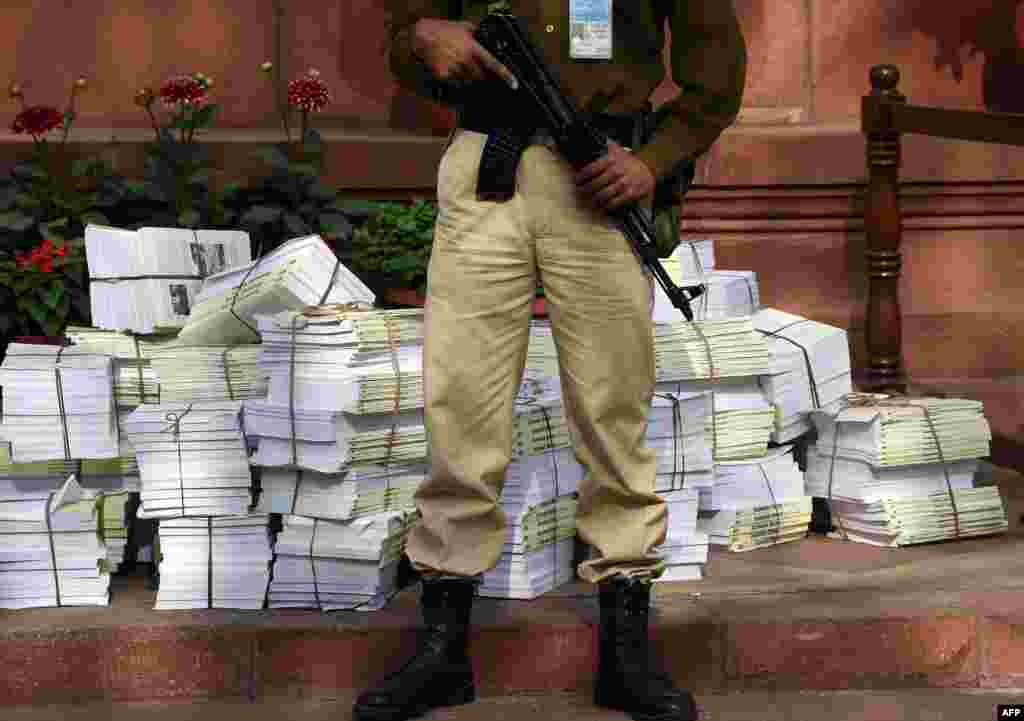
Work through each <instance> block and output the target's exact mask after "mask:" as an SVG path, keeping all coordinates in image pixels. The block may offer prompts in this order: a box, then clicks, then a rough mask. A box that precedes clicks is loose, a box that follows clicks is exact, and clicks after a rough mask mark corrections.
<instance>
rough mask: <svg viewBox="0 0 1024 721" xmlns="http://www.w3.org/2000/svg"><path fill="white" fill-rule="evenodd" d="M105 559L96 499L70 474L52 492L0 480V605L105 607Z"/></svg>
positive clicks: (106, 600) (106, 581)
mask: <svg viewBox="0 0 1024 721" xmlns="http://www.w3.org/2000/svg"><path fill="white" fill-rule="evenodd" d="M106 557H107V549H106V548H105V547H104V545H103V543H102V541H101V540H100V536H99V532H98V527H97V515H96V501H95V500H94V499H92V498H89V497H87V496H86V494H85V493H84V492H83V491H82V489H81V487H80V486H79V485H78V484H77V482H76V481H75V478H74V476H71V477H69V478H68V479H67V480H66V481H65V483H64V484H63V486H62V487H61V488H60V489H59V491H56V492H53V491H47V490H38V491H31V490H19V489H17V488H15V487H14V485H13V484H12V483H10V482H9V481H0V608H35V607H41V606H106V605H107V603H108V602H109V588H110V575H109V573H108V572H107V569H106V563H105V560H106Z"/></svg>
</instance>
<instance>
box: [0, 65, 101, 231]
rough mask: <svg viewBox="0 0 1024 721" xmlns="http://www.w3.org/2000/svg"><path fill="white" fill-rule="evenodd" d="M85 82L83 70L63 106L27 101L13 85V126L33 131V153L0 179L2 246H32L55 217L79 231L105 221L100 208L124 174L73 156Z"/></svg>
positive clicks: (22, 131) (16, 130) (15, 129)
mask: <svg viewBox="0 0 1024 721" xmlns="http://www.w3.org/2000/svg"><path fill="white" fill-rule="evenodd" d="M86 87H88V80H87V79H86V78H85V77H84V76H79V77H78V78H76V79H75V81H74V83H73V84H72V86H71V95H70V99H69V100H68V104H67V106H66V108H65V110H64V111H63V112H61V111H60V110H58V109H57V108H55V107H52V106H49V105H28V104H27V103H26V102H25V92H24V90H23V89H22V87H21V86H20V85H18V84H17V83H15V84H12V85H11V87H10V90H9V91H8V97H9V98H10V99H11V100H15V101H17V102H18V103H19V104H20V106H21V110H20V112H18V114H17V115H16V116H15V118H14V121H13V122H12V123H11V130H12V131H13V132H14V133H16V134H28V135H30V136H31V137H32V155H31V157H30V158H29V159H28V160H26V161H23V162H21V163H18V164H17V165H16V166H15V167H14V168H13V169H12V171H11V176H10V177H9V178H5V179H3V180H2V181H0V247H12V246H13V247H15V248H20V249H25V248H28V247H30V246H31V245H33V244H35V243H38V242H39V241H40V240H41V239H42V238H44V237H45V236H46V235H47V233H48V232H49V230H48V227H47V226H48V225H49V224H52V223H58V224H59V225H61V226H63V228H64V231H63V232H65V233H66V234H70V235H78V234H81V233H82V231H83V230H84V226H85V224H86V223H88V222H101V223H102V222H106V218H105V217H104V215H103V214H102V212H100V209H101V208H106V207H110V206H111V205H113V204H114V203H115V202H116V196H117V186H118V182H119V179H118V178H117V177H116V176H115V175H114V174H113V173H112V171H111V169H110V167H109V166H108V165H107V164H106V163H105V162H103V161H102V160H100V159H97V158H74V157H72V156H71V154H70V153H69V152H68V149H67V139H68V135H69V134H70V132H71V127H72V125H73V124H74V121H75V118H76V116H77V113H76V111H75V102H76V100H77V97H78V94H79V92H81V91H82V90H84V89H85V88H86ZM55 131H60V140H59V142H57V143H54V142H52V141H51V136H52V135H53V133H54V132H55Z"/></svg>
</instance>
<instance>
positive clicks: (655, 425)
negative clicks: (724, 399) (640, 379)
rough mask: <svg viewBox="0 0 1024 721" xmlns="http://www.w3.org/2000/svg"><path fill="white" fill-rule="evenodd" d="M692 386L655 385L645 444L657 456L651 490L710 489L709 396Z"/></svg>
mask: <svg viewBox="0 0 1024 721" xmlns="http://www.w3.org/2000/svg"><path fill="white" fill-rule="evenodd" d="M692 385H694V384H683V383H659V384H657V386H656V388H655V394H654V398H653V400H652V402H651V415H650V420H649V422H648V424H647V444H648V445H649V446H650V447H651V448H653V449H654V451H655V453H657V457H658V471H657V476H656V478H655V483H654V490H655V492H657V493H658V494H659V495H663V494H664V493H667V492H670V491H675V490H678V489H681V488H687V489H696V488H710V487H711V485H712V483H714V478H715V472H714V462H713V456H712V449H711V445H712V443H711V441H712V425H711V423H710V417H711V400H712V395H711V393H710V392H708V391H705V390H699V389H698V390H693V389H691V388H690V386H692Z"/></svg>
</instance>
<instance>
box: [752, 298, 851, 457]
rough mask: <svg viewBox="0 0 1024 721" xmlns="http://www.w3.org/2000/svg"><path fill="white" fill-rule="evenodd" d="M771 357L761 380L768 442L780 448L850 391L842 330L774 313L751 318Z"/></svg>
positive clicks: (846, 346) (763, 312) (847, 347)
mask: <svg viewBox="0 0 1024 721" xmlns="http://www.w3.org/2000/svg"><path fill="white" fill-rule="evenodd" d="M753 323H754V327H755V328H756V329H757V330H758V332H759V333H761V334H762V335H764V336H765V339H766V341H767V343H768V350H769V352H770V353H771V356H772V362H771V368H770V373H769V374H768V375H766V376H764V377H763V378H762V379H761V385H762V387H763V388H764V390H765V393H766V394H767V397H768V400H769V401H770V402H771V403H772V405H774V406H775V409H776V415H775V424H774V425H775V427H774V429H773V430H772V440H773V441H775V442H776V443H785V442H788V441H791V440H793V439H794V438H797V437H798V436H801V435H803V434H804V433H806V432H807V431H809V430H811V428H812V424H811V420H810V415H809V414H810V413H811V411H814V410H825V411H828V410H836V409H838V407H839V404H840V403H841V402H842V398H843V397H844V396H846V394H848V393H850V392H851V391H852V390H853V386H852V380H851V375H850V344H849V339H848V337H847V334H846V331H845V330H843V329H842V328H835V327H833V326H830V325H826V324H824V323H818V322H816V321H813V320H808V319H807V318H802V317H801V316H798V315H793V314H791V313H785V312H783V311H781V310H776V309H774V308H765V309H762V310H761V311H760V312H758V313H757V314H756V315H755V316H754V318H753Z"/></svg>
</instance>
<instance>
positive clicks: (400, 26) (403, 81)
mask: <svg viewBox="0 0 1024 721" xmlns="http://www.w3.org/2000/svg"><path fill="white" fill-rule="evenodd" d="M385 11H386V12H387V16H388V21H387V31H386V35H385V40H384V54H385V55H387V57H388V64H389V66H390V69H391V73H392V74H393V75H394V76H395V79H396V80H397V81H398V84H399V85H400V86H402V87H403V88H405V89H406V90H409V91H411V92H414V93H416V94H417V95H419V96H421V97H424V98H427V99H428V100H433V101H435V102H446V101H447V97H446V94H445V89H444V87H443V85H442V84H441V83H440V82H438V81H437V80H436V79H435V78H434V77H433V75H432V74H431V73H430V69H429V68H428V67H427V66H426V65H425V64H424V63H423V61H422V60H421V59H420V58H419V57H417V56H416V54H415V53H414V52H413V47H412V39H413V38H412V34H413V26H414V25H415V24H416V21H417V20H419V19H420V18H438V19H440V20H447V19H452V18H450V16H449V2H448V0H412V1H410V2H400V1H390V0H389V2H387V3H385Z"/></svg>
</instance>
